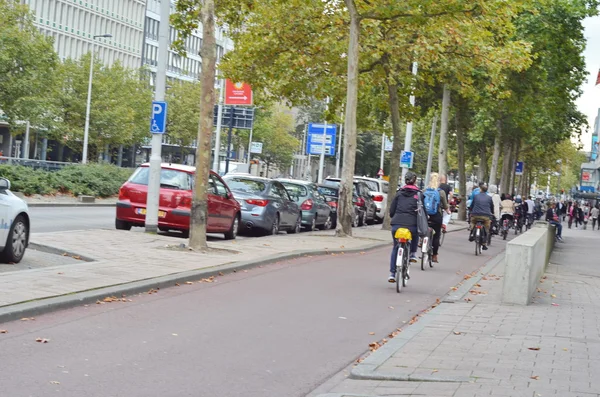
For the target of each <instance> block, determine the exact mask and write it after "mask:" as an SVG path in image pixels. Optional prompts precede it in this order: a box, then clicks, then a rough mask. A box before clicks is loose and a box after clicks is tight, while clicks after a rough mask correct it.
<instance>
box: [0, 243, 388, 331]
mask: <svg viewBox="0 0 600 397" xmlns="http://www.w3.org/2000/svg"><path fill="white" fill-rule="evenodd" d="M390 244H391V243H390V242H380V243H377V244H373V245H371V246H369V247H363V248H350V249H340V248H336V249H330V250H317V251H315V250H304V251H295V252H292V253H285V254H277V255H272V256H269V257H265V258H263V259H259V260H255V261H246V262H237V263H230V264H225V265H219V266H213V267H208V268H204V269H199V270H190V271H186V272H179V273H173V274H169V275H166V276H161V277H154V278H149V279H145V280H139V281H134V282H129V283H124V284H113V285H111V286H106V287H101V288H97V289H92V290H85V291H81V292H74V293H70V294H65V295H59V296H54V297H50V298H43V299H38V300H33V301H29V302H23V303H15V304H12V305H8V306H3V307H0V324H1V323H4V322H8V321H14V320H18V319H20V318H23V317H35V316H39V315H41V314H45V313H49V312H53V311H57V310H64V309H70V308H72V307H76V306H79V305H84V304H89V303H95V302H96V301H97V300H102V299H104V298H105V297H107V296H113V295H121V294H125V295H135V294H139V293H142V292H147V291H148V290H150V289H152V288H154V289H160V288H163V289H164V288H168V287H174V286H175V284H176V283H185V282H186V281H193V280H198V279H201V278H208V277H211V276H217V275H219V273H223V274H227V273H234V272H237V271H239V270H245V269H251V268H254V267H258V266H261V265H268V264H272V263H276V262H280V261H285V260H291V259H296V258H301V257H305V256H309V255H310V256H326V255H330V254H336V253H337V254H339V253H342V252H343V253H346V254H354V253H360V252H366V251H372V250H376V249H379V248H383V247H387V246H389V245H390ZM63 252H65V251H62V250H60V253H61V254H62V253H63Z"/></svg>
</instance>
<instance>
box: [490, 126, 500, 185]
mask: <svg viewBox="0 0 600 397" xmlns="http://www.w3.org/2000/svg"><path fill="white" fill-rule="evenodd" d="M496 129H497V131H496V138H495V139H494V154H493V155H492V167H491V169H490V179H489V184H490V185H496V184H497V183H498V163H499V162H500V143H501V142H502V120H498V121H497V122H496Z"/></svg>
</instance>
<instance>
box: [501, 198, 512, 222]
mask: <svg viewBox="0 0 600 397" xmlns="http://www.w3.org/2000/svg"><path fill="white" fill-rule="evenodd" d="M514 215H515V203H513V201H512V199H511V198H510V194H503V195H502V201H501V202H500V218H501V221H502V223H503V224H504V220H505V219H507V220H508V224H509V225H512V221H513V217H514Z"/></svg>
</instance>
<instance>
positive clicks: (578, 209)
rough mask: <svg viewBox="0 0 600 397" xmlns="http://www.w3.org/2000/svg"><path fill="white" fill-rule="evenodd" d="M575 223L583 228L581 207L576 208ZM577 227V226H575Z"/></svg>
mask: <svg viewBox="0 0 600 397" xmlns="http://www.w3.org/2000/svg"><path fill="white" fill-rule="evenodd" d="M576 222H578V223H579V225H581V226H583V208H582V206H581V205H578V206H577V220H576ZM575 226H577V225H575Z"/></svg>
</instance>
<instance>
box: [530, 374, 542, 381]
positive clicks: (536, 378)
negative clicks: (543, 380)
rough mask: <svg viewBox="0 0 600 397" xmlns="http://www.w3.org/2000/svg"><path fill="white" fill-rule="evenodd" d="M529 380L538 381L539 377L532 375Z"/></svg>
mask: <svg viewBox="0 0 600 397" xmlns="http://www.w3.org/2000/svg"><path fill="white" fill-rule="evenodd" d="M531 379H535V380H539V379H540V377H539V376H537V375H534V376H532V377H531Z"/></svg>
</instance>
